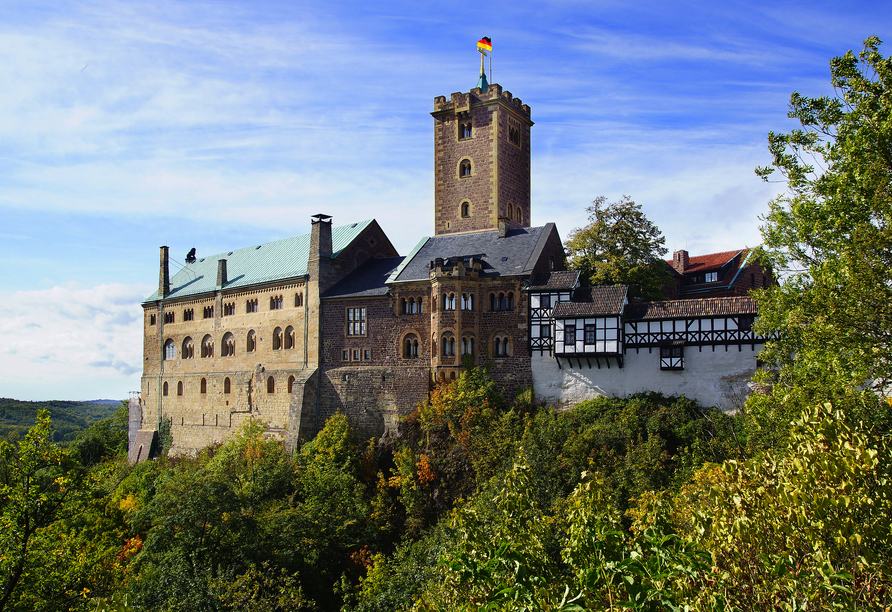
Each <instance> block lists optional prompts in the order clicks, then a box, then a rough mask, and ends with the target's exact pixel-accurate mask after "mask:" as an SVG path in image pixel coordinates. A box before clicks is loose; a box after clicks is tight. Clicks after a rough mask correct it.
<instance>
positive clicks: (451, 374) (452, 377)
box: [449, 372, 455, 380]
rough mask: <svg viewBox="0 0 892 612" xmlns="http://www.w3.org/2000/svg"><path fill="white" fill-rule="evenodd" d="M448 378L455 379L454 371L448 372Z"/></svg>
mask: <svg viewBox="0 0 892 612" xmlns="http://www.w3.org/2000/svg"><path fill="white" fill-rule="evenodd" d="M449 380H455V372H450V373H449Z"/></svg>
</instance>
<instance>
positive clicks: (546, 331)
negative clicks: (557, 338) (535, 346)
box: [539, 325, 551, 338]
mask: <svg viewBox="0 0 892 612" xmlns="http://www.w3.org/2000/svg"><path fill="white" fill-rule="evenodd" d="M539 337H540V338H551V325H540V326H539Z"/></svg>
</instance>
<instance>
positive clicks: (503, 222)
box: [499, 217, 508, 238]
mask: <svg viewBox="0 0 892 612" xmlns="http://www.w3.org/2000/svg"><path fill="white" fill-rule="evenodd" d="M507 234H508V218H507V217H499V238H504V237H505V236H506V235H507Z"/></svg>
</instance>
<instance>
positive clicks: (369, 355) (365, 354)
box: [362, 349, 372, 359]
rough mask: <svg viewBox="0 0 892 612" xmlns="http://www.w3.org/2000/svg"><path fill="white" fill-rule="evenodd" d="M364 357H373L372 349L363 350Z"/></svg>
mask: <svg viewBox="0 0 892 612" xmlns="http://www.w3.org/2000/svg"><path fill="white" fill-rule="evenodd" d="M362 358H363V359H371V358H372V351H370V350H369V349H366V350H364V351H363V352H362Z"/></svg>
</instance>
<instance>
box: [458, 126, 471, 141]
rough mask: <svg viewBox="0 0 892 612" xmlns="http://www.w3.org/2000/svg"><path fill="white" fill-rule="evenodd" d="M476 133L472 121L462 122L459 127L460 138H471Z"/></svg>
mask: <svg viewBox="0 0 892 612" xmlns="http://www.w3.org/2000/svg"><path fill="white" fill-rule="evenodd" d="M473 133H474V128H473V125H472V124H471V123H461V124H459V127H458V134H459V136H458V137H459V138H461V139H465V138H470V137H471V136H472V135H473Z"/></svg>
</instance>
